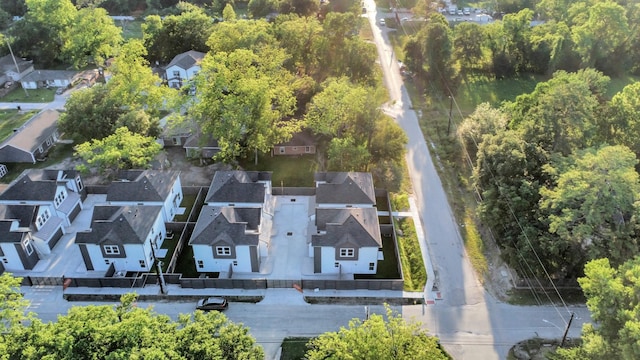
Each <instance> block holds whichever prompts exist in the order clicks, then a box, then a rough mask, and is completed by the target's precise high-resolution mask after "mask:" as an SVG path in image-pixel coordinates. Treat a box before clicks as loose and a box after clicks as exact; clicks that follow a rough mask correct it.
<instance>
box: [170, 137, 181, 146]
mask: <svg viewBox="0 0 640 360" xmlns="http://www.w3.org/2000/svg"><path fill="white" fill-rule="evenodd" d="M171 140H173V145H180V139H179V138H177V137H174V138H172V139H171Z"/></svg>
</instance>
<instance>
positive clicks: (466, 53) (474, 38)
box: [452, 22, 485, 75]
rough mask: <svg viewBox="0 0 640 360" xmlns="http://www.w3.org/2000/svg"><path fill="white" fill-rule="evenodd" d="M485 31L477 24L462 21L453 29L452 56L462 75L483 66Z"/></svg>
mask: <svg viewBox="0 0 640 360" xmlns="http://www.w3.org/2000/svg"><path fill="white" fill-rule="evenodd" d="M484 44H485V33H484V31H483V29H482V27H481V26H480V25H479V24H476V23H472V22H463V23H461V24H458V25H456V27H455V28H454V29H453V54H452V58H453V60H454V61H456V62H457V63H458V64H459V66H460V71H461V73H462V74H463V75H466V74H468V73H470V72H471V71H473V70H480V69H481V68H482V67H483V57H484V51H483V50H484V49H483V46H484Z"/></svg>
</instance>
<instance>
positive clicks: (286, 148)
mask: <svg viewBox="0 0 640 360" xmlns="http://www.w3.org/2000/svg"><path fill="white" fill-rule="evenodd" d="M315 153H316V143H315V140H314V138H313V135H312V134H311V132H310V131H308V130H305V131H301V132H298V133H295V134H293V136H292V137H291V140H289V141H287V142H284V143H281V144H277V145H274V146H273V149H272V150H271V154H272V155H307V154H315Z"/></svg>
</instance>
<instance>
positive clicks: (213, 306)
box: [196, 296, 229, 311]
mask: <svg viewBox="0 0 640 360" xmlns="http://www.w3.org/2000/svg"><path fill="white" fill-rule="evenodd" d="M228 307H229V303H228V302H227V299H225V298H223V297H218V296H213V297H208V298H204V299H200V300H198V305H196V309H197V310H202V311H211V310H218V311H222V310H226V309H227V308H228Z"/></svg>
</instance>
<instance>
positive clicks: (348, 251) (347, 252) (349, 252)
mask: <svg viewBox="0 0 640 360" xmlns="http://www.w3.org/2000/svg"><path fill="white" fill-rule="evenodd" d="M355 255H356V251H355V249H354V248H342V249H340V257H354V256H355Z"/></svg>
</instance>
